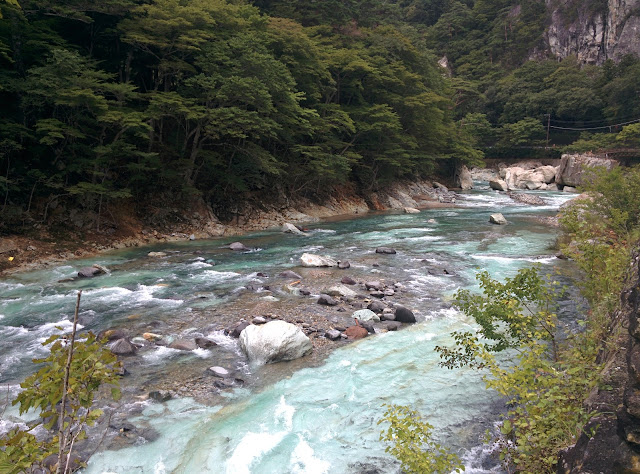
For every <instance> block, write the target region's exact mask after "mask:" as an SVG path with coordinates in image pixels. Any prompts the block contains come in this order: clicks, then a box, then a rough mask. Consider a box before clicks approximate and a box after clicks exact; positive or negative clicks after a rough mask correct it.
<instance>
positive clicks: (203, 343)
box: [195, 337, 218, 349]
mask: <svg viewBox="0 0 640 474" xmlns="http://www.w3.org/2000/svg"><path fill="white" fill-rule="evenodd" d="M195 342H196V345H197V346H198V347H199V348H201V349H209V348H211V347H214V346H217V345H218V344H216V343H215V342H214V341H212V340H211V339H208V338H206V337H196V339H195Z"/></svg>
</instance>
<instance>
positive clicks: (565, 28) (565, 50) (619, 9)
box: [545, 0, 640, 64]
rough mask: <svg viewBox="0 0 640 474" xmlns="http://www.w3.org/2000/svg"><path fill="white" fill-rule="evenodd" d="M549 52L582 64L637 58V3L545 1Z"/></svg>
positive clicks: (639, 46)
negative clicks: (572, 58)
mask: <svg viewBox="0 0 640 474" xmlns="http://www.w3.org/2000/svg"><path fill="white" fill-rule="evenodd" d="M545 1H546V4H547V9H548V10H549V12H550V18H551V23H550V25H549V27H548V29H547V32H546V40H547V41H546V42H547V44H548V47H549V51H550V52H551V53H552V54H553V55H554V56H557V57H559V58H565V57H567V56H570V55H576V56H577V57H578V59H579V60H580V61H582V62H583V63H586V64H602V63H603V62H604V61H606V60H607V59H612V60H614V61H619V60H620V59H621V58H622V57H623V56H625V55H626V54H635V55H636V56H640V0H587V1H585V0H545Z"/></svg>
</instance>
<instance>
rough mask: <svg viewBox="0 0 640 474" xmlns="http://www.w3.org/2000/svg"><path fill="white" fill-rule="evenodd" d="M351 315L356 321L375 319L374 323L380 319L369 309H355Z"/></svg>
mask: <svg viewBox="0 0 640 474" xmlns="http://www.w3.org/2000/svg"><path fill="white" fill-rule="evenodd" d="M351 317H352V318H353V319H357V320H358V321H375V322H376V323H377V322H379V321H380V317H379V316H378V315H377V314H376V313H374V312H373V311H371V310H370V309H360V310H358V311H355V312H354V313H353V314H352V315H351Z"/></svg>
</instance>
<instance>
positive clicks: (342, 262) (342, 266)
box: [338, 260, 351, 270]
mask: <svg viewBox="0 0 640 474" xmlns="http://www.w3.org/2000/svg"><path fill="white" fill-rule="evenodd" d="M338 268H340V269H341V270H346V269H347V268H351V264H350V263H349V262H348V261H347V260H340V261H339V262H338Z"/></svg>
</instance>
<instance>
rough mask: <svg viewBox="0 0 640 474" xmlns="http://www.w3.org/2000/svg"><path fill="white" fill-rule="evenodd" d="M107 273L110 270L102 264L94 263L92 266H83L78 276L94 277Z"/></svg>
mask: <svg viewBox="0 0 640 474" xmlns="http://www.w3.org/2000/svg"><path fill="white" fill-rule="evenodd" d="M105 273H108V270H107V269H106V268H105V267H103V266H102V265H98V264H97V263H96V264H93V265H92V266H90V267H83V268H81V269H80V270H78V277H80V278H92V277H94V276H98V275H104V274H105Z"/></svg>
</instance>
